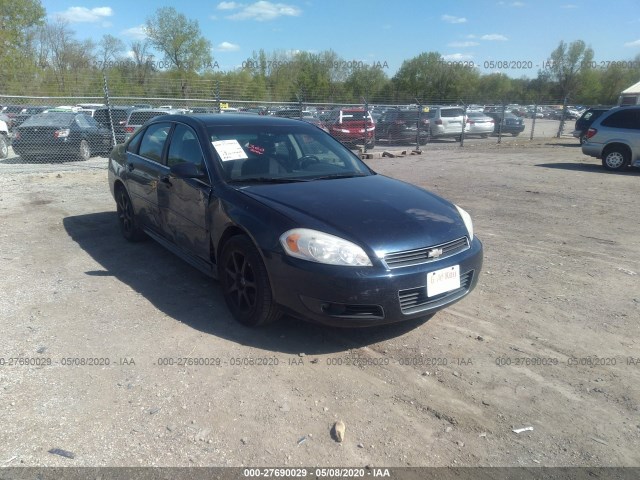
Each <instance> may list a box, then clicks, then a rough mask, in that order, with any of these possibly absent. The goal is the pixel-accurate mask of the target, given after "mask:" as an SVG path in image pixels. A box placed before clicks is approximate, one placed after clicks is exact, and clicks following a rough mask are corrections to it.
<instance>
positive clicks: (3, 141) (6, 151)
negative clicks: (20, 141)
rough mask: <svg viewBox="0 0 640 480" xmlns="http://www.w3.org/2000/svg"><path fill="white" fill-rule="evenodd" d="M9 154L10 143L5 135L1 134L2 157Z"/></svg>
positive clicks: (0, 147)
mask: <svg viewBox="0 0 640 480" xmlns="http://www.w3.org/2000/svg"><path fill="white" fill-rule="evenodd" d="M8 156H9V143H8V142H7V139H6V138H5V136H4V135H2V134H0V159H2V158H7V157H8Z"/></svg>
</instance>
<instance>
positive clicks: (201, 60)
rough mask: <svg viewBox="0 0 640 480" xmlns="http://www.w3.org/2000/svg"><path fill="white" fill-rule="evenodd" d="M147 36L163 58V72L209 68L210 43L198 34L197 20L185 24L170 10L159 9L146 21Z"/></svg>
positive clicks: (183, 20)
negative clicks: (166, 70) (165, 64)
mask: <svg viewBox="0 0 640 480" xmlns="http://www.w3.org/2000/svg"><path fill="white" fill-rule="evenodd" d="M146 27H147V36H148V37H149V41H150V42H151V44H152V45H153V46H154V47H155V48H157V49H158V50H159V51H160V52H162V54H163V55H164V60H165V62H166V63H167V68H168V69H171V68H175V69H177V70H179V71H181V72H200V71H202V70H206V69H208V68H210V67H211V65H213V57H212V56H211V42H210V41H209V40H207V39H206V38H204V37H203V36H202V34H201V33H200V26H199V25H198V21H197V20H189V19H187V17H186V16H185V15H183V14H182V13H178V12H177V11H176V9H175V8H173V7H161V8H159V9H158V10H156V13H155V14H154V15H153V16H152V17H150V18H149V19H148V20H147V23H146Z"/></svg>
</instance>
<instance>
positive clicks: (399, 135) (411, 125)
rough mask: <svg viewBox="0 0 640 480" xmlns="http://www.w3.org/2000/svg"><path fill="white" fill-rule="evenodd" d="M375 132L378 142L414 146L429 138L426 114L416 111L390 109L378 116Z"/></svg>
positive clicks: (425, 141) (423, 142) (429, 129)
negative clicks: (401, 143) (411, 144)
mask: <svg viewBox="0 0 640 480" xmlns="http://www.w3.org/2000/svg"><path fill="white" fill-rule="evenodd" d="M375 132H376V139H377V140H378V141H380V140H384V141H386V142H387V143H394V142H403V143H413V144H414V145H415V143H416V142H417V141H419V142H420V144H421V145H423V144H425V143H427V142H428V141H429V139H430V137H431V126H430V122H429V118H428V117H427V115H426V113H424V112H420V111H419V110H418V109H412V110H402V109H399V108H392V109H388V110H386V111H385V112H384V113H383V114H382V115H381V116H380V118H379V119H378V121H377V122H376V130H375ZM418 132H419V137H418Z"/></svg>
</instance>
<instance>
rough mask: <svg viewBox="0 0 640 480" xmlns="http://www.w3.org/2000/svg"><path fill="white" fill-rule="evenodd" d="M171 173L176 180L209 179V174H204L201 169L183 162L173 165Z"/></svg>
mask: <svg viewBox="0 0 640 480" xmlns="http://www.w3.org/2000/svg"><path fill="white" fill-rule="evenodd" d="M169 172H170V173H171V175H172V176H174V177H176V178H199V179H205V178H207V174H206V173H205V172H203V171H202V169H201V168H200V167H198V166H197V165H195V164H193V163H190V162H182V163H178V164H176V165H172V166H171V168H170V169H169Z"/></svg>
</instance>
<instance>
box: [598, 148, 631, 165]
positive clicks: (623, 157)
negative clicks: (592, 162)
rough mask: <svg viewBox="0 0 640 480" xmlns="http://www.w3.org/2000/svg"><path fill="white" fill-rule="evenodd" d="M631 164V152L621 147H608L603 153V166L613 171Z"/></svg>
mask: <svg viewBox="0 0 640 480" xmlns="http://www.w3.org/2000/svg"><path fill="white" fill-rule="evenodd" d="M628 164H629V152H628V151H627V150H626V149H624V148H621V147H613V148H608V149H606V150H605V151H604V153H603V154H602V166H603V167H604V168H605V169H607V170H611V171H620V170H624V169H625V168H626V166H627V165H628Z"/></svg>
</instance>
